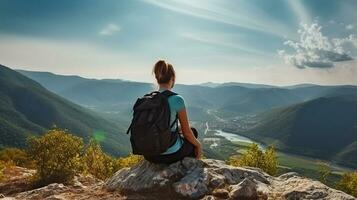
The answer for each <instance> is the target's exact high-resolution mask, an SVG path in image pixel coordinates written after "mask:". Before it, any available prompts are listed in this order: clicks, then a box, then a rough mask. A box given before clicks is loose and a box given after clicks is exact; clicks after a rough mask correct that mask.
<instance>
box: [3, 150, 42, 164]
mask: <svg viewBox="0 0 357 200" xmlns="http://www.w3.org/2000/svg"><path fill="white" fill-rule="evenodd" d="M0 160H1V161H3V162H5V163H8V164H12V165H16V166H20V167H26V168H34V167H35V166H34V162H33V160H31V159H30V158H29V156H28V155H27V152H25V151H23V150H21V149H18V148H6V149H3V150H1V151H0Z"/></svg>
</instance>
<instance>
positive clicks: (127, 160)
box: [114, 154, 143, 172]
mask: <svg viewBox="0 0 357 200" xmlns="http://www.w3.org/2000/svg"><path fill="white" fill-rule="evenodd" d="M141 160H143V157H142V156H138V155H133V154H130V155H129V156H127V157H122V158H118V159H116V163H115V165H114V172H116V171H118V170H119V169H121V168H124V167H132V166H134V165H136V164H137V163H138V162H140V161H141Z"/></svg>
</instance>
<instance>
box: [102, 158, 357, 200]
mask: <svg viewBox="0 0 357 200" xmlns="http://www.w3.org/2000/svg"><path fill="white" fill-rule="evenodd" d="M104 188H106V189H107V190H109V191H119V192H120V193H122V194H124V195H127V196H132V195H134V196H138V197H141V198H145V199H201V198H202V199H331V200H332V199H334V200H335V199H346V200H352V199H355V198H354V197H352V196H350V195H347V194H345V193H343V192H340V191H337V190H334V189H331V188H329V187H327V186H325V185H324V184H322V183H320V182H318V181H313V180H311V179H307V178H302V177H300V176H298V175H297V174H296V173H289V174H285V175H282V176H280V177H272V176H269V175H268V174H267V173H265V172H263V171H262V170H260V169H257V168H243V167H233V166H230V165H226V164H225V163H224V162H223V161H218V160H212V159H204V160H196V159H193V158H185V159H184V160H182V161H180V162H177V163H174V164H171V165H158V164H152V163H150V162H147V161H145V160H143V161H141V162H140V163H139V164H138V165H136V166H134V167H132V168H124V169H121V170H119V171H118V172H117V173H115V174H114V175H113V176H112V177H111V178H110V179H108V180H107V181H106V182H105V184H104Z"/></svg>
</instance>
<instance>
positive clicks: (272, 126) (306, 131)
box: [241, 94, 357, 167]
mask: <svg viewBox="0 0 357 200" xmlns="http://www.w3.org/2000/svg"><path fill="white" fill-rule="evenodd" d="M259 118H260V120H259V123H258V125H257V126H255V127H254V128H252V129H250V130H248V131H246V132H243V133H241V134H243V135H246V136H248V137H251V138H254V139H256V140H258V141H260V142H263V143H266V144H272V143H273V144H276V145H277V147H278V148H279V149H283V150H286V151H289V152H294V153H299V154H303V155H308V156H313V157H318V158H324V159H329V160H334V161H337V162H340V163H343V164H344V165H350V166H354V167H357V156H356V155H357V94H355V95H342V96H329V97H320V98H317V99H314V100H311V101H307V102H304V103H299V104H295V105H291V106H288V107H284V108H279V109H274V110H272V111H269V112H266V113H263V114H261V115H260V116H259Z"/></svg>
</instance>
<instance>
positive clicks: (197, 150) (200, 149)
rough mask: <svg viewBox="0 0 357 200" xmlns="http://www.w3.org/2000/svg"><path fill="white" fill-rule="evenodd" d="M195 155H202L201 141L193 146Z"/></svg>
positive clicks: (198, 157)
mask: <svg viewBox="0 0 357 200" xmlns="http://www.w3.org/2000/svg"><path fill="white" fill-rule="evenodd" d="M195 155H196V158H197V159H201V157H202V145H201V143H198V145H196V146H195Z"/></svg>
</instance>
